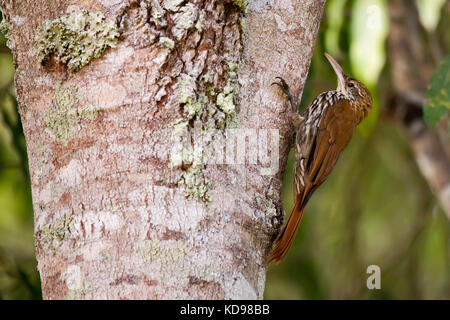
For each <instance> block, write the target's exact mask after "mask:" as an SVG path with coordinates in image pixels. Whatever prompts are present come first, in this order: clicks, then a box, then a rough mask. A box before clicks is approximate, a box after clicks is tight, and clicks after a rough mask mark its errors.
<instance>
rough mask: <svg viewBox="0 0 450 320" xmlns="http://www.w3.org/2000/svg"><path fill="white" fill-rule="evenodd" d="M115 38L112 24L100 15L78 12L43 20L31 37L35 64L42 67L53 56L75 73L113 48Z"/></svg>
mask: <svg viewBox="0 0 450 320" xmlns="http://www.w3.org/2000/svg"><path fill="white" fill-rule="evenodd" d="M119 35H120V34H119V31H118V29H117V26H116V23H115V22H114V20H113V19H110V18H106V17H105V16H104V15H103V13H102V12H88V11H87V10H82V11H79V12H72V13H70V14H67V15H64V16H61V17H60V18H58V19H54V20H45V21H44V22H43V23H42V24H41V25H40V26H39V28H38V30H37V33H36V36H35V47H36V49H37V51H38V54H37V60H38V62H39V63H40V64H41V65H45V64H46V63H47V62H48V61H50V59H51V57H52V56H54V57H55V59H56V61H57V62H61V63H64V64H66V65H67V67H68V68H69V70H71V71H73V72H76V71H78V70H80V69H81V68H82V67H84V66H85V65H87V64H88V63H89V62H90V61H91V60H92V59H94V58H99V57H101V56H102V55H103V53H104V52H105V50H106V49H108V48H115V47H116V45H117V42H118V39H119Z"/></svg>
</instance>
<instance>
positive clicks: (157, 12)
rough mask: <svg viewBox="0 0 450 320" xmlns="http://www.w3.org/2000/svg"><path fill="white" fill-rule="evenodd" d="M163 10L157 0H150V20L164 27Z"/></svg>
mask: <svg viewBox="0 0 450 320" xmlns="http://www.w3.org/2000/svg"><path fill="white" fill-rule="evenodd" d="M165 13H166V12H165V10H164V9H163V8H162V7H161V4H160V3H159V1H158V0H153V2H152V12H151V15H152V16H151V20H152V21H153V22H154V23H155V24H156V25H157V26H161V27H164V26H166V25H167V22H166V19H165V18H164V15H165Z"/></svg>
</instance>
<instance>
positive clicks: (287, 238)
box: [269, 194, 305, 262]
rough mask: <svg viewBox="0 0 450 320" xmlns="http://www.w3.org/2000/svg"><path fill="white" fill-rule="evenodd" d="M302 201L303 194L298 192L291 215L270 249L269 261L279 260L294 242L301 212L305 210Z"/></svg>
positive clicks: (301, 215)
mask: <svg viewBox="0 0 450 320" xmlns="http://www.w3.org/2000/svg"><path fill="white" fill-rule="evenodd" d="M303 202H304V201H303V196H301V195H300V194H298V195H297V197H296V201H295V205H294V209H292V212H291V215H290V216H289V219H288V221H287V223H286V225H285V226H284V227H283V230H281V232H280V234H279V235H278V237H277V238H276V239H275V247H274V248H273V249H272V253H271V254H270V258H269V262H280V261H281V260H282V259H283V258H284V256H285V255H286V253H287V252H288V251H289V248H290V247H291V245H292V243H293V242H294V238H295V234H296V233H297V230H298V227H299V226H300V221H301V220H302V217H303V212H304V211H305V206H304V204H303Z"/></svg>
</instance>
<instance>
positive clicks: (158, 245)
mask: <svg viewBox="0 0 450 320" xmlns="http://www.w3.org/2000/svg"><path fill="white" fill-rule="evenodd" d="M137 252H138V254H139V255H140V256H141V258H142V260H144V261H145V262H159V263H161V264H162V265H165V266H167V265H171V264H173V263H174V262H177V261H178V260H180V259H181V258H183V257H184V256H186V254H187V253H188V246H187V245H186V243H184V242H183V241H181V240H175V241H160V240H158V239H152V240H145V241H144V242H143V243H142V244H140V245H139V247H138V248H137Z"/></svg>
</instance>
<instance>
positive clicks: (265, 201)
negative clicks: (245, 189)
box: [255, 196, 277, 216]
mask: <svg viewBox="0 0 450 320" xmlns="http://www.w3.org/2000/svg"><path fill="white" fill-rule="evenodd" d="M255 200H256V204H257V205H258V207H259V208H260V209H261V210H262V211H264V212H265V213H266V214H267V215H268V216H274V215H276V214H277V207H276V206H275V204H274V203H273V200H272V199H270V198H262V197H260V196H256V198H255Z"/></svg>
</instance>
